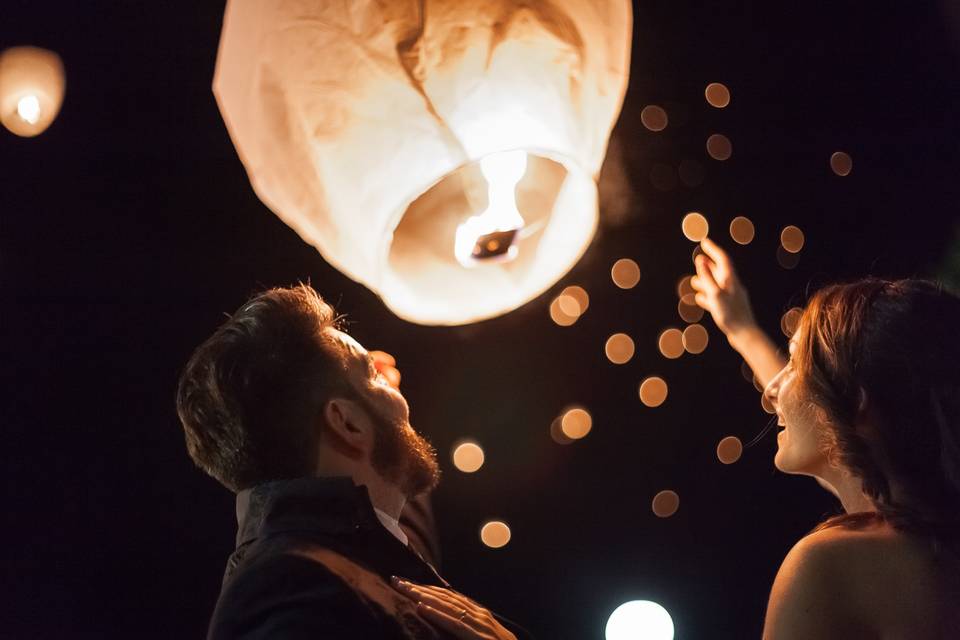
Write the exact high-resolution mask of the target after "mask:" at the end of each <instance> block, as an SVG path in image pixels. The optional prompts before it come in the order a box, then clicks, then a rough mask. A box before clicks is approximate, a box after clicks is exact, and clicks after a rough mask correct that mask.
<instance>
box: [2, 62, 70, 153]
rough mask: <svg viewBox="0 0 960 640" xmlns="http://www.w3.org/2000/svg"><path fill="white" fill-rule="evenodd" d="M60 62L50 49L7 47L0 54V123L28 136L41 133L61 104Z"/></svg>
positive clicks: (62, 85) (16, 132)
mask: <svg viewBox="0 0 960 640" xmlns="http://www.w3.org/2000/svg"><path fill="white" fill-rule="evenodd" d="M64 86H65V80H64V75H63V63H62V62H61V61H60V56H58V55H57V54H56V53H54V52H53V51H48V50H47V49H40V48H39V47H11V48H9V49H6V50H5V51H3V53H0V122H2V123H3V126H4V127H6V128H7V129H9V130H10V131H11V132H12V133H15V134H16V135H18V136H23V137H25V138H30V137H33V136H36V135H39V134H41V133H43V132H44V131H45V130H46V128H47V127H49V126H50V124H51V123H52V122H53V120H54V118H56V117H57V113H58V112H59V111H60V105H61V104H63V90H64Z"/></svg>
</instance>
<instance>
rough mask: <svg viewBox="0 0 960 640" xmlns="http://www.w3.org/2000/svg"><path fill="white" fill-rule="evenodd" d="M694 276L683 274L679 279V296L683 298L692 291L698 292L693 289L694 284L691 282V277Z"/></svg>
mask: <svg viewBox="0 0 960 640" xmlns="http://www.w3.org/2000/svg"><path fill="white" fill-rule="evenodd" d="M692 277H693V276H683V277H682V278H680V280H679V281H677V297H678V298H683V296H685V295H687V294H691V293H696V292H695V291H694V290H693V286H692V285H691V284H690V278H692Z"/></svg>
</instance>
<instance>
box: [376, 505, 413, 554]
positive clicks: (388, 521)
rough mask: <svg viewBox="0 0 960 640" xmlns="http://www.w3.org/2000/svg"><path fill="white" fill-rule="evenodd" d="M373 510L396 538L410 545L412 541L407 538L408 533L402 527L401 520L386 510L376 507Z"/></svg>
mask: <svg viewBox="0 0 960 640" xmlns="http://www.w3.org/2000/svg"><path fill="white" fill-rule="evenodd" d="M373 512H374V513H375V514H376V515H377V519H378V520H380V524H382V525H383V526H384V527H385V528H386V530H387V531H389V532H390V533H392V534H393V535H394V536H395V537H396V539H397V540H399V541H400V542H402V543H403V544H404V545H405V546H409V542H410V541H409V539H408V538H407V534H405V533H404V532H403V529H401V528H400V521H399V520H397V519H396V518H393V517H391V516H390V514H388V513H386V512H385V511H381V510H380V509H377V508H376V507H374V508H373Z"/></svg>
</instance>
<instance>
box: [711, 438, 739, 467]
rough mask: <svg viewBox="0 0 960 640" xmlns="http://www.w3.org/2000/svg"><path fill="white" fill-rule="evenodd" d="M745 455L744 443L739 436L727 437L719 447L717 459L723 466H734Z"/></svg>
mask: <svg viewBox="0 0 960 640" xmlns="http://www.w3.org/2000/svg"><path fill="white" fill-rule="evenodd" d="M741 455H743V443H742V442H740V438H738V437H737V436H727V437H726V438H724V439H723V440H721V441H720V443H719V444H718V445H717V459H718V460H720V462H722V463H723V464H733V463H734V462H736V461H737V460H739V459H740V456H741Z"/></svg>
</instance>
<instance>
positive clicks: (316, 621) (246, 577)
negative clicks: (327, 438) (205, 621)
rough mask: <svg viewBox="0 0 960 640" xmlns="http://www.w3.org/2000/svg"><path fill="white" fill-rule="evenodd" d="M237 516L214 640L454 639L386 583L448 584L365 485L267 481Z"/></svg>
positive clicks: (244, 497) (241, 498) (245, 496)
mask: <svg viewBox="0 0 960 640" xmlns="http://www.w3.org/2000/svg"><path fill="white" fill-rule="evenodd" d="M237 517H238V521H239V530H238V532H237V548H236V551H234V553H233V554H232V555H231V556H230V559H229V561H228V563H227V571H226V574H225V575H224V583H223V589H222V591H221V593H220V599H219V600H218V602H217V607H216V609H215V610H214V614H213V618H212V620H211V622H210V629H209V634H208V639H209V640H235V639H240V638H242V639H244V640H260V639H264V640H266V639H268V638H269V639H271V640H274V639H283V640H287V639H289V640H299V639H301V638H302V639H304V640H307V639H309V640H326V639H330V640H334V639H336V640H346V639H354V638H355V639H356V640H379V639H381V638H382V639H384V640H386V639H390V640H393V639H396V640H401V639H402V640H412V639H417V640H421V639H422V640H427V639H429V640H439V639H442V638H448V637H449V636H448V635H446V634H445V633H444V632H442V631H440V630H438V629H436V628H434V627H433V626H431V625H430V624H429V623H428V622H427V621H426V620H425V619H423V618H422V617H421V616H420V615H419V614H418V612H417V608H416V603H415V602H413V601H411V600H409V599H408V598H407V597H406V596H404V595H402V594H400V593H399V592H397V591H396V590H394V589H393V587H392V586H391V585H390V577H391V576H394V575H396V576H399V577H402V578H406V579H408V580H411V581H413V582H420V583H425V584H432V585H439V586H449V585H447V583H446V582H445V581H444V580H443V578H441V577H440V576H439V575H438V574H437V572H436V571H435V570H434V569H433V567H432V566H431V565H430V564H428V563H427V562H426V561H424V560H423V559H422V558H421V557H420V555H419V554H418V553H417V552H415V551H413V550H412V549H411V548H410V547H408V546H406V545H404V544H403V543H401V542H400V541H399V540H398V539H397V538H396V537H395V536H393V535H392V534H391V533H390V532H389V531H387V530H386V529H385V528H384V527H383V525H382V524H381V523H380V521H379V520H378V519H377V516H376V514H375V512H374V510H373V506H372V505H371V503H370V498H369V496H368V494H367V490H366V487H358V486H355V485H354V484H353V482H352V480H350V479H349V478H302V479H297V480H285V481H278V482H270V483H266V484H264V485H260V486H258V487H255V488H254V489H252V490H249V491H244V492H241V493H240V494H239V495H238V496H237ZM501 622H502V623H503V624H504V626H507V628H510V629H511V630H512V631H514V633H515V634H516V635H517V637H518V638H525V637H528V636H527V635H526V634H525V632H524V631H523V630H522V629H520V628H518V627H512V626H510V625H511V623H509V622H508V621H505V620H502V621H501Z"/></svg>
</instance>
